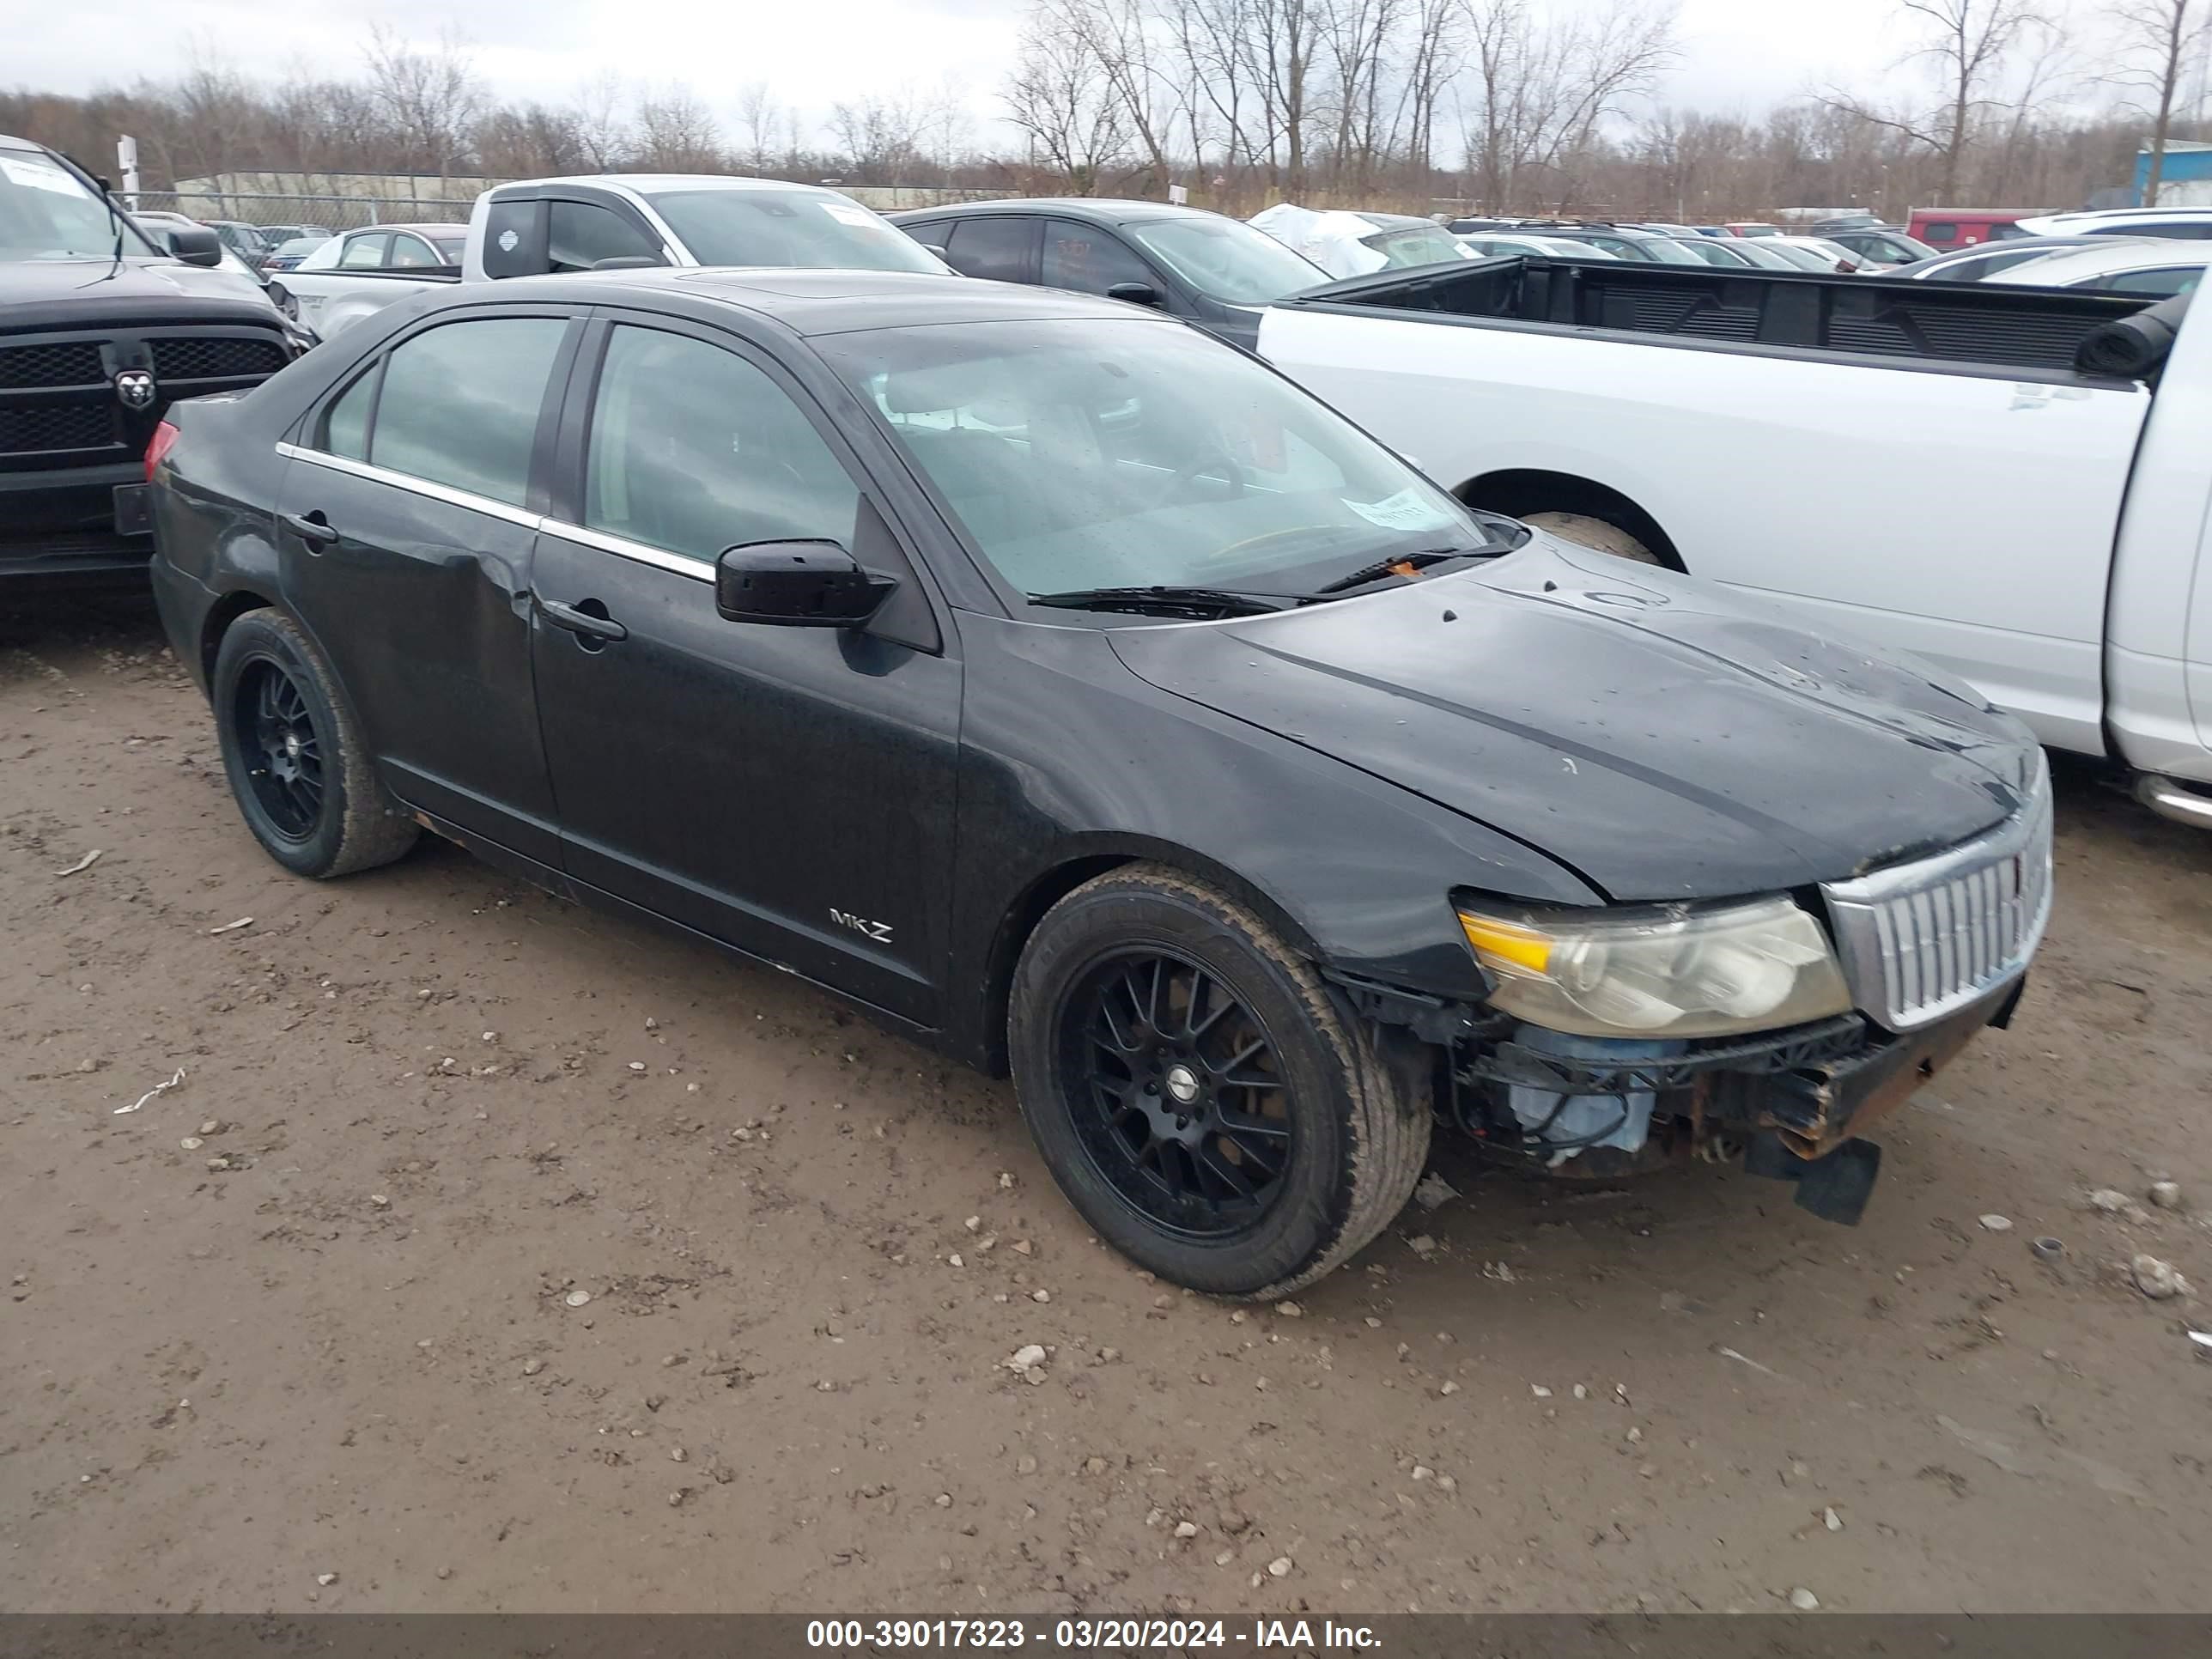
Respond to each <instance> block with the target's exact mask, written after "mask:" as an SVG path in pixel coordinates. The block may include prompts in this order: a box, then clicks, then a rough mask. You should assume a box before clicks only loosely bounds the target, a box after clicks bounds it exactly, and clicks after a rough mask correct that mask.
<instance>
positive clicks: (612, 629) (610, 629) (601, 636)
mask: <svg viewBox="0 0 2212 1659" xmlns="http://www.w3.org/2000/svg"><path fill="white" fill-rule="evenodd" d="M585 605H591V606H593V607H595V608H596V610H597V611H599V613H600V614H599V615H597V616H594V615H593V614H592V611H586V610H585V609H584V608H583V607H584V606H585ZM538 609H539V610H540V611H544V613H545V620H546V621H547V622H550V623H552V624H553V626H554V627H556V628H565V629H568V631H569V632H570V633H571V634H580V635H582V636H583V637H584V638H586V639H587V640H599V641H606V640H626V639H628V638H629V629H627V628H624V627H623V625H622V624H621V623H618V622H617V621H616V620H615V619H614V618H613V617H610V616H607V615H606V614H605V611H606V607H605V605H600V604H599V601H598V600H597V599H586V600H584V601H582V602H581V604H578V605H563V604H562V603H561V601H560V600H558V599H539V600H538Z"/></svg>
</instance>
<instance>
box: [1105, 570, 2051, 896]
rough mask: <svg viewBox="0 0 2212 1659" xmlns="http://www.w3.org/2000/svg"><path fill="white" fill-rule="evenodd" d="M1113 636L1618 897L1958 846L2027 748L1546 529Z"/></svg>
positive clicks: (1705, 891)
mask: <svg viewBox="0 0 2212 1659" xmlns="http://www.w3.org/2000/svg"><path fill="white" fill-rule="evenodd" d="M1111 637H1112V641H1113V644H1114V648H1115V652H1116V653H1117V654H1118V655H1119V656H1120V658H1121V660H1122V662H1123V663H1124V664H1125V665H1127V667H1128V668H1129V669H1130V670H1131V671H1133V672H1134V673H1135V674H1137V675H1138V676H1139V678H1142V679H1144V680H1146V681H1147V682H1148V683H1150V684H1152V685H1155V686H1157V687H1158V688H1159V689H1160V690H1164V691H1168V692H1170V693H1172V694H1174V695H1176V696H1182V697H1187V698H1188V699H1190V700H1191V701H1192V702H1198V703H1202V704H1204V705H1205V706H1206V707H1207V708H1212V709H1215V710H1218V712H1220V713H1222V714H1228V715H1231V716H1232V717H1234V718H1237V719H1239V720H1246V721H1249V722H1250V723H1251V724H1253V725H1255V726H1261V727H1263V728H1265V729H1267V730H1268V731H1271V732H1275V733H1277V734H1279V735H1280V736H1282V737H1284V738H1289V739H1291V740H1292V741H1294V742H1297V743H1300V744H1304V745H1306V746H1307V747H1309V748H1311V749H1314V750H1319V751H1321V752H1322V753H1325V754H1328V755H1330V756H1333V757H1335V758H1337V759H1339V760H1340V761H1342V762H1344V763H1346V764H1347V765H1351V766H1355V767H1358V768H1359V769H1361V770H1363V771H1365V772H1368V773H1370V774H1371V775H1375V776H1377V777H1381V778H1383V779H1386V780H1388V781H1390V782H1393V783H1395V784H1397V785H1399V786H1401V787H1403V788H1406V789H1409V790H1412V791H1413V792H1414V793H1417V794H1419V795H1421V796H1424V797H1425V798H1426V799H1430V800H1431V801H1434V802H1436V803H1437V804H1438V805H1442V806H1444V807H1447V808H1449V809H1450V810H1452V811H1456V812H1460V813H1462V814H1464V815H1465V816H1467V817H1470V818H1473V819H1475V820H1477V821H1479V822H1480V823H1484V824H1486V825H1488V826H1490V827H1491V828H1492V829H1497V830H1499V831H1501V832H1503V833H1504V834H1506V835H1510V836H1513V837H1515V838H1516V839H1517V840H1519V841H1522V842H1525V843H1527V844H1528V845H1529V846H1531V847H1533V848H1536V849H1537V850H1538V851H1540V852H1542V853H1544V854H1547V855H1549V856H1550V857H1552V858H1554V859H1556V860H1559V862H1560V863H1562V864H1564V865H1566V866H1569V867H1570V868H1571V869H1572V870H1573V871H1574V872H1576V873H1577V874H1578V875H1579V876H1581V877H1582V878H1583V880H1585V881H1586V882H1588V883H1589V884H1590V885H1591V886H1593V887H1595V888H1596V889H1597V890H1599V891H1601V892H1602V893H1604V894H1605V895H1606V896H1607V897H1609V898H1611V899H1613V900H1615V901H1617V902H1630V901H1642V900H1673V899H1689V898H1713V897H1723V896H1729V895H1735V894H1743V893H1752V892H1770V891H1774V890H1781V889H1786V888H1795V887H1803V886H1807V885H1810V884H1814V883H1816V882H1820V881H1830V880H1836V879H1839V878H1844V877H1848V876H1851V875H1855V874H1857V873H1859V872H1863V871H1865V870H1867V869H1869V868H1871V867H1874V866H1879V865H1882V864H1887V863H1893V862H1895V861H1897V860H1899V859H1901V858H1905V857H1908V856H1911V855H1914V854H1918V853H1922V852H1925V851H1929V850H1932V849H1934V848H1939V847H1943V846H1947V845H1949V844H1950V843H1953V842H1959V841H1962V840H1965V839H1966V837H1968V836H1972V835H1974V834H1975V833H1977V832H1978V831H1980V830H1982V829H1987V828H1989V827H1990V826H1991V825H1993V824H1995V823H1998V822H1999V821H2001V820H2002V818H2004V817H2007V816H2008V814H2009V813H2010V812H2012V811H2014V810H2015V808H2016V807H2017V805H2019V803H2020V799H2021V796H2020V788H2021V785H2022V783H2023V781H2024V780H2025V779H2026V778H2027V776H2028V775H2030V770H2031V765H2032V757H2033V738H2031V737H2030V736H2029V735H2028V732H2027V729H2026V728H2025V727H2024V726H2021V725H2020V724H2019V723H2018V722H2016V721H2015V720H2012V719H2010V718H2009V717H2008V716H2006V715H2004V714H1998V713H1997V712H1996V711H1995V710H1994V709H1991V708H1989V707H1988V706H1987V705H1986V703H1984V701H1983V700H1982V699H1981V698H1980V697H1978V696H1976V695H1975V694H1974V693H1973V692H1972V690H1968V689H1967V688H1966V686H1964V685H1963V684H1957V683H1955V682H1950V683H1946V682H1944V681H1942V679H1941V678H1939V677H1938V676H1937V675H1936V672H1935V671H1933V670H1930V669H1928V668H1925V667H1923V666H1919V665H1912V664H1910V663H1907V662H1905V661H1903V660H1900V659H1898V658H1895V657H1885V656H1882V655H1881V654H1878V653H1875V651H1873V650H1872V649H1871V648H1866V647H1854V646H1852V645H1850V644H1848V643H1844V642H1838V641H1831V640H1828V639H1826V638H1823V637H1821V636H1819V635H1814V634H1812V633H1809V632H1807V631H1806V630H1805V629H1803V627H1802V625H1801V624H1799V623H1797V622H1796V620H1795V619H1794V618H1793V617H1791V616H1790V613H1788V612H1786V611H1782V610H1781V609H1780V608H1779V607H1777V606H1773V605H1765V604H1763V603H1761V602H1759V601H1756V600H1747V599H1738V598H1737V597H1735V596H1734V595H1732V594H1729V593H1727V592H1724V591H1723V590H1721V589H1719V588H1717V587H1715V586H1710V585H1707V584H1705V583H1701V582H1698V581H1695V580H1691V579H1690V578H1687V577H1684V576H1677V575H1674V574H1672V573H1669V572H1666V571H1661V570H1655V569H1651V568H1648V567H1645V566H1642V565H1633V564H1629V563H1626V562H1624V561H1621V560H1618V559H1611V558H1607V556H1604V555H1601V554H1595V553H1591V552H1589V551H1588V550H1584V549H1582V548H1578V547H1572V546H1570V545H1569V544H1565V543H1561V542H1559V541H1558V540H1556V539H1554V538H1551V537H1548V536H1544V535H1541V534H1539V535H1537V536H1535V537H1534V538H1533V539H1532V540H1531V541H1530V542H1529V543H1528V544H1526V545H1524V546H1523V547H1522V548H1521V549H1520V550H1517V551H1516V552H1513V553H1511V554H1509V555H1507V556H1504V557H1502V558H1500V559H1498V560H1496V561H1494V562H1490V563H1488V564H1486V565H1482V566H1478V567H1475V568H1472V569H1464V570H1461V571H1458V572H1455V573H1453V574H1447V575H1443V576H1440V577H1436V578H1431V579H1428V580H1419V581H1413V582H1408V583H1407V584H1405V585H1404V586H1401V587H1397V588H1394V589H1390V590H1388V591H1385V592H1377V593H1374V594H1370V595H1366V596H1362V597H1359V598H1355V599H1349V600H1345V601H1339V602H1334V603H1330V604H1325V605H1311V606H1308V607H1305V608H1304V609H1300V610H1297V611H1285V612H1281V613H1279V614H1275V615H1270V616H1267V617H1251V618H1239V619H1237V620H1236V621H1234V622H1227V623H1198V624H1184V625H1181V626H1164V627H1139V628H1127V629H1115V630H1113V633H1112V635H1111ZM1375 855H1376V857H1377V858H1388V857H1389V855H1390V849H1389V848H1388V847H1377V848H1376V849H1375Z"/></svg>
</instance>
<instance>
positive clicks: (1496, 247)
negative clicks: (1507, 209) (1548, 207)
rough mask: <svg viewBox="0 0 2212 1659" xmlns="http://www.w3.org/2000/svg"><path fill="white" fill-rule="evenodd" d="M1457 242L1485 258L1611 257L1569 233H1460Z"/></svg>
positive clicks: (1597, 247)
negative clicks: (1539, 234) (1514, 234)
mask: <svg viewBox="0 0 2212 1659" xmlns="http://www.w3.org/2000/svg"><path fill="white" fill-rule="evenodd" d="M1459 245H1460V246H1462V247H1463V248H1466V249H1468V250H1469V251H1470V252H1474V253H1476V254H1479V255H1480V256H1481V257H1482V258H1486V259H1494V258H1498V256H1499V255H1500V254H1512V253H1520V254H1528V255H1533V256H1534V257H1536V258H1545V259H1610V258H1613V255H1612V254H1610V253H1607V252H1606V251H1605V250H1604V249H1603V248H1601V247H1599V246H1596V245H1595V243H1592V242H1577V241H1576V240H1574V239H1573V238H1572V237H1571V236H1493V235H1492V234H1489V233H1488V232H1486V231H1474V232H1469V233H1468V234H1463V235H1462V236H1461V237H1460V239H1459Z"/></svg>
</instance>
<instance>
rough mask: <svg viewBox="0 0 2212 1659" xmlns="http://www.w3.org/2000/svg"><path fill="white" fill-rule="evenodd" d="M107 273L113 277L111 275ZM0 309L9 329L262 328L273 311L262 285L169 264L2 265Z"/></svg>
mask: <svg viewBox="0 0 2212 1659" xmlns="http://www.w3.org/2000/svg"><path fill="white" fill-rule="evenodd" d="M111 269H112V275H111V274H110V272H111ZM0 308H4V315H5V318H6V322H7V325H8V326H9V327H10V328H15V327H62V326H82V325H92V326H98V325H100V323H102V322H106V321H108V320H112V321H115V322H118V323H121V322H125V321H129V322H140V321H167V320H170V319H171V318H172V317H175V318H176V319H177V320H179V321H203V320H204V321H220V320H225V319H232V320H245V321H251V322H258V323H266V322H267V321H268V320H269V319H270V314H271V313H274V312H275V310H276V307H274V306H272V305H270V303H269V301H268V298H267V296H265V295H264V294H263V293H262V291H261V285H260V284H259V283H257V282H255V281H254V280H253V279H252V277H251V276H240V275H239V274H238V273H237V272H235V271H231V270H210V269H208V268H207V267H205V266H203V265H187V264H178V263H177V262H176V261H174V260H169V259H144V258H139V259H132V258H125V259H124V260H123V261H122V263H121V264H112V262H111V261H109V260H106V259H14V260H0Z"/></svg>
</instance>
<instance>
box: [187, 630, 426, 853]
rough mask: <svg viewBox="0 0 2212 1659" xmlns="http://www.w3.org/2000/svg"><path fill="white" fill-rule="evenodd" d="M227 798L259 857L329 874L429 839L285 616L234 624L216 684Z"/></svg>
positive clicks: (325, 670)
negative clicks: (390, 788)
mask: <svg viewBox="0 0 2212 1659" xmlns="http://www.w3.org/2000/svg"><path fill="white" fill-rule="evenodd" d="M210 698H211V701H212V702H213V703H214V707H215V719H216V738H217V740H218V741H219V742H220V744H221V745H222V766H223V771H224V773H225V775H227V776H228V779H229V781H230V793H231V794H232V796H233V797H234V799H236V800H237V802H238V810H239V812H240V815H241V816H242V817H244V818H245V819H246V828H247V829H251V830H252V832H253V836H254V839H255V840H257V841H258V842H260V843H261V846H262V849H263V850H264V852H266V853H267V854H269V856H270V858H272V859H275V860H276V862H277V863H279V864H281V865H283V866H284V867H285V868H286V869H287V870H289V871H291V872H292V873H293V874H295V875H299V876H311V877H314V878H325V877H330V876H343V875H349V874H350V873H352V872H354V871H356V870H367V869H369V868H372V867H373V866H376V865H380V864H389V863H391V862H392V860H394V859H396V858H398V857H399V856H400V855H401V854H404V853H405V852H406V851H407V850H408V849H409V848H411V847H412V846H414V844H415V841H416V836H418V835H419V834H420V833H421V831H420V830H419V829H417V828H416V825H415V823H414V822H413V821H412V820H411V819H410V818H408V817H405V816H404V813H403V812H402V811H401V809H400V807H399V805H398V802H396V801H394V800H393V799H392V797H391V796H390V795H389V794H388V793H386V791H385V789H384V787H383V786H382V785H380V784H379V783H378V782H377V781H376V776H375V774H374V772H373V771H372V770H371V769H370V767H369V762H368V755H367V753H366V752H365V751H364V750H363V748H362V742H361V737H360V726H359V725H358V724H357V723H356V721H355V720H354V718H353V711H352V710H351V708H349V707H348V706H347V704H346V702H345V694H344V692H343V690H341V689H340V688H339V685H338V683H337V677H336V676H335V675H333V674H332V673H331V669H330V665H329V664H328V663H326V662H325V660H324V659H323V654H322V653H321V652H319V651H318V650H317V649H316V648H315V646H314V642H313V641H312V640H310V639H309V638H308V637H307V633H306V631H305V630H304V629H301V626H300V625H299V623H295V622H294V621H293V620H292V619H291V618H290V617H288V616H286V615H285V614H284V613H283V611H273V610H264V611H247V612H246V614H245V615H244V616H242V617H239V619H238V620H237V621H236V622H234V623H232V624H231V625H230V628H229V629H228V632H226V633H225V634H224V635H223V636H222V646H221V647H220V648H219V649H218V650H217V651H216V660H215V672H214V674H213V676H212V677H211V678H210Z"/></svg>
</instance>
